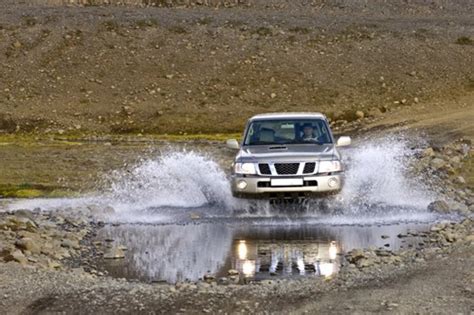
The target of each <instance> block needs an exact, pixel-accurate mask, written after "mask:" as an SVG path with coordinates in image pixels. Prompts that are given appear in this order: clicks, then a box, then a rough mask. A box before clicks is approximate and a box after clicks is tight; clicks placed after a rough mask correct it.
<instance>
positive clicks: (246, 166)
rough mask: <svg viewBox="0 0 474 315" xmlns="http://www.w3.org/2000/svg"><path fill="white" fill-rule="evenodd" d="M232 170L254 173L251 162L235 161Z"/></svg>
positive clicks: (237, 172) (240, 172)
mask: <svg viewBox="0 0 474 315" xmlns="http://www.w3.org/2000/svg"><path fill="white" fill-rule="evenodd" d="M234 171H235V173H236V174H256V173H257V172H256V170H255V165H254V164H253V163H235V166H234Z"/></svg>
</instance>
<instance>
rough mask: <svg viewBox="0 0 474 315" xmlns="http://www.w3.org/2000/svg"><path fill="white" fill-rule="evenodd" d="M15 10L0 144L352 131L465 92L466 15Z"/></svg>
mask: <svg viewBox="0 0 474 315" xmlns="http://www.w3.org/2000/svg"><path fill="white" fill-rule="evenodd" d="M22 2H23V4H22V3H20V1H12V0H9V1H6V2H4V1H2V3H3V4H0V15H1V17H0V69H1V70H0V130H1V132H4V133H5V132H6V133H13V132H30V131H37V132H51V133H59V134H64V133H89V134H90V133H96V132H99V133H138V132H142V133H143V132H145V133H184V132H187V133H212V132H234V131H240V130H241V129H242V125H243V123H244V121H245V120H246V118H248V116H250V115H252V114H255V113H260V112H268V111H323V112H325V113H327V114H328V115H329V116H330V117H331V118H332V119H334V120H340V121H343V120H347V121H350V120H353V119H356V118H357V115H356V111H358V110H360V111H363V112H364V115H365V116H367V115H368V116H378V115H382V114H383V113H384V112H387V111H391V110H393V109H396V108H399V107H404V106H420V104H423V106H426V108H427V110H429V108H430V107H429V106H430V102H431V101H432V100H434V99H436V100H443V99H456V98H457V97H458V96H461V95H465V94H467V93H469V92H472V91H473V90H474V76H473V73H474V62H473V57H472V56H474V45H473V43H474V42H473V40H474V37H473V34H474V23H473V21H472V14H473V12H474V10H473V4H472V2H470V1H456V2H455V3H454V2H452V3H450V4H447V5H446V6H445V7H443V6H442V5H441V4H443V5H445V3H444V2H443V3H441V2H440V3H439V5H435V4H436V3H437V2H433V1H429V2H428V1H421V0H419V1H410V3H409V4H406V3H405V1H390V2H389V3H383V4H382V3H380V4H374V5H371V6H370V7H368V6H367V5H366V4H365V2H363V1H313V2H312V1H256V0H255V1H240V2H236V1H233V2H234V3H240V4H239V5H230V6H229V5H224V4H225V3H226V2H225V1H221V2H222V3H223V5H221V6H218V5H214V4H216V3H217V2H216V3H214V2H212V1H189V5H188V6H187V7H186V4H187V2H186V1H161V2H164V3H165V4H166V5H164V7H149V6H148V7H141V6H125V7H124V6H87V5H86V6H79V5H77V6H62V5H51V4H54V3H61V1H59V2H58V1H56V2H54V1H46V0H43V1H38V0H36V1H31V2H29V1H22ZM25 2H26V3H28V4H25ZM158 2H160V1H155V2H153V3H157V4H159V3H158ZM199 2H202V3H201V4H202V5H199ZM221 2H219V3H221ZM231 2H232V1H228V3H231ZM31 3H36V4H31ZM38 3H42V4H38ZM45 3H49V5H45ZM77 3H78V4H79V3H80V1H77ZM150 3H152V2H150ZM83 4H99V2H94V3H92V2H90V1H89V2H88V3H86V2H83ZM176 5H178V7H173V6H176ZM183 5H184V6H183ZM166 6H169V7H166ZM217 7H218V9H216V8H217ZM359 114H360V113H359Z"/></svg>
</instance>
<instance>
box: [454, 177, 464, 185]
mask: <svg viewBox="0 0 474 315" xmlns="http://www.w3.org/2000/svg"><path fill="white" fill-rule="evenodd" d="M456 183H458V184H462V185H464V184H465V183H466V180H465V179H464V177H462V176H458V177H456Z"/></svg>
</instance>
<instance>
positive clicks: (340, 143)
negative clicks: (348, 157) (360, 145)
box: [336, 137, 351, 147]
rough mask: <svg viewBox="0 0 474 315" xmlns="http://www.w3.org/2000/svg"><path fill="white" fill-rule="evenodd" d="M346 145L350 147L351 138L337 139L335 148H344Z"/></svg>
mask: <svg viewBox="0 0 474 315" xmlns="http://www.w3.org/2000/svg"><path fill="white" fill-rule="evenodd" d="M348 145H351V137H340V138H339V139H337V143H336V146H337V147H345V146H348Z"/></svg>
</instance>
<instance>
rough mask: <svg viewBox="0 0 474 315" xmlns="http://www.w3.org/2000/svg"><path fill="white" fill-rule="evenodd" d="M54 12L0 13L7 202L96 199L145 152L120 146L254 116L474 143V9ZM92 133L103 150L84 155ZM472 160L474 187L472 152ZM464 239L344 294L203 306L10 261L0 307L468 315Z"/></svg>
mask: <svg viewBox="0 0 474 315" xmlns="http://www.w3.org/2000/svg"><path fill="white" fill-rule="evenodd" d="M47 2H48V1H47V0H36V1H15V0H7V1H1V4H0V160H1V161H2V165H0V170H1V172H0V173H1V174H0V190H1V191H2V192H5V191H7V192H8V191H9V189H11V190H12V196H18V191H25V194H26V195H25V197H34V196H35V195H34V194H33V195H29V194H31V193H32V192H33V193H35V191H36V192H38V195H41V194H43V193H44V191H47V192H48V193H51V196H55V193H54V192H55V191H59V192H58V194H57V195H62V194H63V193H64V191H63V190H72V191H77V190H80V189H82V188H84V187H86V188H87V187H90V183H91V181H92V180H91V176H92V175H91V174H93V173H97V172H98V171H108V170H110V169H113V168H114V167H116V166H119V165H121V164H122V163H125V161H127V162H128V161H129V160H130V158H129V152H131V151H134V150H135V147H134V145H133V144H132V145H130V144H127V145H123V144H121V143H120V141H116V142H114V141H112V140H110V139H115V138H113V137H115V136H118V135H124V136H130V137H131V138H127V139H128V140H130V139H133V141H141V140H140V139H141V138H140V134H144V135H145V136H149V137H151V138H150V139H155V138H154V137H159V136H161V135H163V134H170V135H185V134H193V135H194V134H206V135H207V134H215V133H238V132H240V131H241V130H242V127H243V125H244V123H245V120H246V119H247V118H248V117H249V116H251V115H253V114H256V113H261V112H274V111H321V112H323V113H326V114H327V115H328V117H329V118H330V119H331V121H332V125H333V128H334V130H335V131H336V133H338V134H339V133H344V132H348V133H350V134H358V133H360V134H362V133H365V134H366V135H368V136H370V135H379V134H380V133H385V132H388V131H393V130H407V131H410V132H412V131H415V132H417V133H419V134H423V135H425V136H426V139H427V141H428V143H429V144H430V146H432V147H433V148H435V149H436V146H438V145H439V146H442V145H445V144H446V143H449V142H451V141H453V140H454V139H460V138H463V139H465V140H466V141H472V140H473V137H474V123H473V122H474V75H473V74H474V60H473V56H474V21H473V19H472V16H473V15H474V4H473V3H472V1H468V0H466V1H464V0H463V1H451V2H445V1H423V0H414V1H390V2H370V4H367V3H366V2H365V1H345V0H341V1H323V0H321V1H284V0H281V1H275V0H272V1H259V0H255V1H241V2H240V4H238V1H236V2H234V1H216V2H212V1H202V2H201V1H190V2H189V3H190V5H186V3H187V2H185V1H181V2H180V1H178V2H179V3H180V4H183V3H184V5H174V4H175V3H176V2H173V1H155V2H154V3H156V4H158V5H162V6H161V7H160V6H158V7H146V6H103V5H92V6H91V5H85V6H84V5H68V6H63V5H56V4H58V3H61V1H49V2H48V3H49V4H47V5H46V4H45V3H47ZM83 3H85V4H91V3H92V4H97V3H98V1H95V2H94V1H93V2H91V1H89V2H83ZM198 3H202V5H198ZM229 3H230V4H232V5H229ZM215 4H221V5H215ZM225 4H227V5H225ZM357 111H362V112H363V115H361V114H360V113H357ZM362 116H363V117H362ZM95 135H100V137H103V138H94V139H99V140H100V141H98V143H100V148H99V147H98V146H97V145H92V144H87V143H85V142H82V140H84V139H91V137H94V136H95ZM137 137H138V138H137ZM58 139H59V140H58ZM71 139H72V140H71ZM78 139H79V140H78ZM81 139H82V140H81ZM137 139H138V140H137ZM76 140H77V141H76ZM128 140H127V141H128ZM65 146H67V149H64V147H65ZM112 147H113V149H112V150H111V149H110V148H112ZM89 148H91V149H90V150H89ZM98 148H99V149H98ZM55 150H57V151H55ZM78 152H79V153H78ZM97 152H103V153H104V156H109V155H110V160H107V161H104V159H100V158H97V157H96V156H95V155H96V154H97ZM78 154H81V158H79V159H77V156H78ZM144 154H148V153H146V152H145V151H144ZM52 156H53V157H55V159H56V161H57V164H56V166H57V167H56V168H55V169H56V170H57V171H58V174H59V173H62V174H63V175H64V176H63V177H64V178H65V179H63V180H62V181H61V180H59V181H58V177H57V174H56V173H54V172H50V171H48V168H49V169H52V168H51V165H48V164H51V157H52ZM33 162H34V163H33ZM106 162H108V163H106ZM70 165H75V166H77V167H78V168H77V169H74V170H71V168H70ZM464 165H465V170H464V171H463V172H464V173H463V174H462V175H463V176H464V178H466V183H465V184H464V186H465V188H466V189H469V188H470V189H472V188H473V186H472V185H473V183H474V163H473V161H472V155H471V157H470V160H468V161H467V162H466V163H465V164H464ZM29 170H31V171H29ZM453 176H454V175H453ZM456 176H457V174H456ZM74 177H77V178H76V179H74V180H70V181H69V180H67V179H68V178H71V179H72V178H74ZM84 183H86V184H84ZM87 185H89V186H87ZM10 186H11V187H10ZM38 195H36V196H38ZM0 207H1V204H0ZM469 233H470V235H471V238H469V237H467V238H466V239H464V240H462V241H459V242H458V243H456V244H455V245H453V246H451V247H449V248H444V249H442V250H440V251H439V252H434V253H432V254H429V255H426V256H423V259H418V260H416V258H414V259H413V262H412V263H410V264H408V265H407V266H402V267H400V266H398V267H396V268H392V267H383V268H382V267H380V270H376V271H375V273H373V274H370V275H365V274H361V275H358V276H357V277H352V276H351V277H350V279H349V280H350V281H344V282H339V281H338V280H336V281H334V282H332V281H327V282H321V283H320V282H303V283H291V284H288V283H285V284H282V285H279V284H277V285H272V286H269V287H263V288H261V287H251V288H250V289H248V288H245V287H242V288H234V287H232V288H230V289H228V288H214V289H213V290H215V291H212V292H207V291H206V290H208V288H204V291H203V292H200V293H199V294H197V293H196V292H195V291H192V290H191V289H189V290H184V292H183V293H179V294H178V293H176V290H175V289H173V288H170V287H168V286H159V285H146V284H141V283H133V282H127V281H121V280H117V279H111V278H107V277H105V278H97V277H93V276H90V275H88V274H83V273H75V272H74V271H72V270H69V271H67V272H66V271H64V272H63V271H61V272H58V271H43V270H36V269H33V268H25V267H21V266H20V265H19V264H15V263H0V279H1V281H0V294H1V295H0V296H1V297H2V298H1V299H0V311H3V312H4V313H7V314H38V313H39V314H50V313H57V312H66V313H117V312H118V313H133V312H144V313H170V312H173V313H209V312H210V313H216V312H221V313H236V312H241V313H246V312H247V313H295V314H300V313H336V314H340V313H380V312H383V313H464V314H468V313H472V312H473V311H474V304H473V302H472V301H473V293H472V292H473V290H474V288H473V283H474V278H473V273H472V270H473V257H474V256H473V255H474V253H473V250H474V247H473V241H472V230H471V231H470V232H469ZM469 233H468V234H469ZM0 245H2V244H0ZM346 280H347V279H346Z"/></svg>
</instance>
